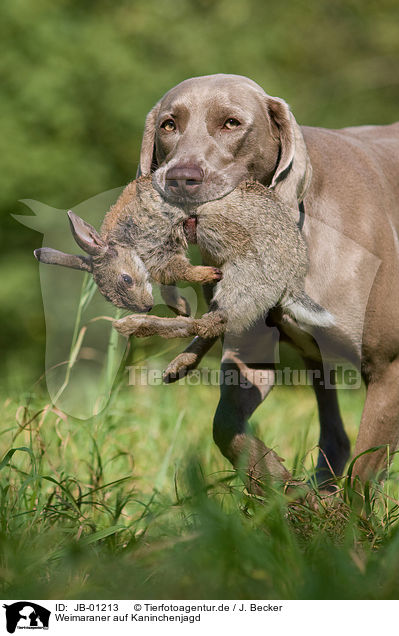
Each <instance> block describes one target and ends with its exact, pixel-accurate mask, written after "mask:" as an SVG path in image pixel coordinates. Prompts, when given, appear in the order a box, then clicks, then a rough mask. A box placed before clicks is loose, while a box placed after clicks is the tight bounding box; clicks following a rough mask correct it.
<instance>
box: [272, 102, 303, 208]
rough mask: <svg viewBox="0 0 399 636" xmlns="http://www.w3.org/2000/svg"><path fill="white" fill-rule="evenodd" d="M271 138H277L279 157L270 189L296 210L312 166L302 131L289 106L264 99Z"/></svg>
mask: <svg viewBox="0 0 399 636" xmlns="http://www.w3.org/2000/svg"><path fill="white" fill-rule="evenodd" d="M267 112H268V116H269V119H270V125H271V129H272V134H275V135H277V136H278V139H279V143H280V155H279V161H278V164H277V167H276V170H275V172H274V175H273V179H272V182H271V184H270V187H271V188H273V189H274V191H275V192H276V193H277V194H278V195H279V196H280V197H281V198H282V199H283V200H284V201H287V203H290V204H291V205H295V207H296V206H297V204H298V203H300V202H301V201H302V200H303V198H304V196H305V194H306V191H307V189H308V187H309V184H310V181H311V178H312V166H311V163H310V159H309V155H308V152H307V149H306V145H305V142H304V139H303V135H302V132H301V129H300V128H299V126H298V124H297V123H296V120H295V117H294V116H293V114H292V113H291V111H290V109H289V107H288V104H287V103H286V102H285V101H284V100H282V99H279V98H278V97H267Z"/></svg>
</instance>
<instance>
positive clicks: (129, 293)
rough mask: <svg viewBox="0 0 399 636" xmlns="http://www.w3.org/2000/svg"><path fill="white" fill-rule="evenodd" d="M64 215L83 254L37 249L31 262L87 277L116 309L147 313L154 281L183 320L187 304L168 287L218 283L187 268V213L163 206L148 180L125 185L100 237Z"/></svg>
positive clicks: (215, 276)
mask: <svg viewBox="0 0 399 636" xmlns="http://www.w3.org/2000/svg"><path fill="white" fill-rule="evenodd" d="M68 216H69V221H70V225H71V230H72V233H73V236H74V238H75V241H76V242H77V244H78V245H79V247H81V248H82V249H83V250H84V252H85V253H86V254H85V255H75V254H65V253H64V252H60V251H58V250H54V249H52V248H49V247H42V248H39V249H36V250H35V251H34V255H35V257H36V258H37V260H39V261H40V262H42V263H48V264H53V265H63V266H64V267H71V268H73V269H80V270H84V271H88V272H91V273H92V275H93V278H94V280H95V282H96V283H97V286H98V289H99V290H100V292H101V293H102V294H103V296H104V297H105V298H107V300H109V301H110V302H112V303H113V304H114V305H116V306H117V307H121V308H123V309H129V310H131V311H135V312H148V311H150V310H151V309H152V306H153V297H152V287H151V279H153V280H154V281H156V282H159V283H162V284H163V285H165V287H163V289H162V292H163V296H164V299H165V300H166V302H167V303H168V304H169V305H170V306H171V307H172V309H174V311H176V312H177V313H179V314H182V315H186V316H187V315H189V313H190V309H189V306H188V303H187V301H186V300H185V299H184V298H182V297H180V296H179V294H178V292H177V289H176V287H175V286H174V285H173V284H174V283H175V282H176V281H178V280H186V281H189V282H198V283H203V284H204V283H211V282H216V281H218V280H220V278H221V275H222V274H221V271H220V270H219V269H218V268H216V267H208V266H193V265H191V263H190V261H189V260H188V259H187V257H186V255H185V252H186V250H187V240H186V237H185V233H184V229H183V221H184V220H185V219H187V217H188V214H187V213H186V212H185V211H184V210H182V209H180V208H177V207H174V206H171V205H169V204H168V203H166V202H165V201H164V199H162V197H161V195H160V194H158V193H157V191H156V190H155V189H154V188H153V187H152V184H151V178H149V177H139V178H138V179H137V180H135V181H132V182H131V183H129V184H128V185H127V186H126V188H125V189H124V191H123V192H122V194H121V196H120V197H119V199H118V201H117V202H116V204H115V205H114V206H112V207H111V209H110V210H109V211H108V212H107V214H106V215H105V217H104V221H103V223H102V226H101V231H100V233H99V232H97V230H96V229H95V228H94V227H93V226H91V225H90V224H89V223H87V222H86V221H84V220H83V219H81V218H80V217H79V216H77V215H76V214H74V213H73V212H72V211H71V210H70V211H69V212H68ZM166 286H167V287H166Z"/></svg>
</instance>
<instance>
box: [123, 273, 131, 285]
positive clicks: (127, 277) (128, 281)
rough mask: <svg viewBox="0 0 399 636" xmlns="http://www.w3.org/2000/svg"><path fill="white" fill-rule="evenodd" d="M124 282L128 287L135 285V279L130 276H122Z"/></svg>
mask: <svg viewBox="0 0 399 636" xmlns="http://www.w3.org/2000/svg"><path fill="white" fill-rule="evenodd" d="M122 280H123V282H124V283H126V285H132V283H133V278H132V277H131V276H129V274H122Z"/></svg>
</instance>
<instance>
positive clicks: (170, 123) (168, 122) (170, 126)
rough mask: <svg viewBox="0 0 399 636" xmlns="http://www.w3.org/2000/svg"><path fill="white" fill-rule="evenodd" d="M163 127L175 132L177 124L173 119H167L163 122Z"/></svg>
mask: <svg viewBox="0 0 399 636" xmlns="http://www.w3.org/2000/svg"><path fill="white" fill-rule="evenodd" d="M161 128H163V129H164V130H166V131H167V132H173V131H174V130H176V124H175V122H174V121H173V119H167V120H166V121H164V122H163V123H162V124H161Z"/></svg>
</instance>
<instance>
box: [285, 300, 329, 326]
mask: <svg viewBox="0 0 399 636" xmlns="http://www.w3.org/2000/svg"><path fill="white" fill-rule="evenodd" d="M282 307H283V309H285V310H286V311H287V312H288V313H289V314H290V315H291V316H292V317H293V318H295V320H297V321H298V322H301V323H303V324H305V325H311V326H314V327H332V326H333V325H334V324H335V320H334V316H332V314H330V312H329V311H327V309H324V308H323V307H321V305H319V304H318V303H316V302H315V301H314V300H312V299H311V298H310V296H308V295H307V294H306V293H305V292H300V293H299V294H296V295H295V296H291V297H289V298H288V299H287V300H285V301H284V302H283V303H282Z"/></svg>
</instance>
